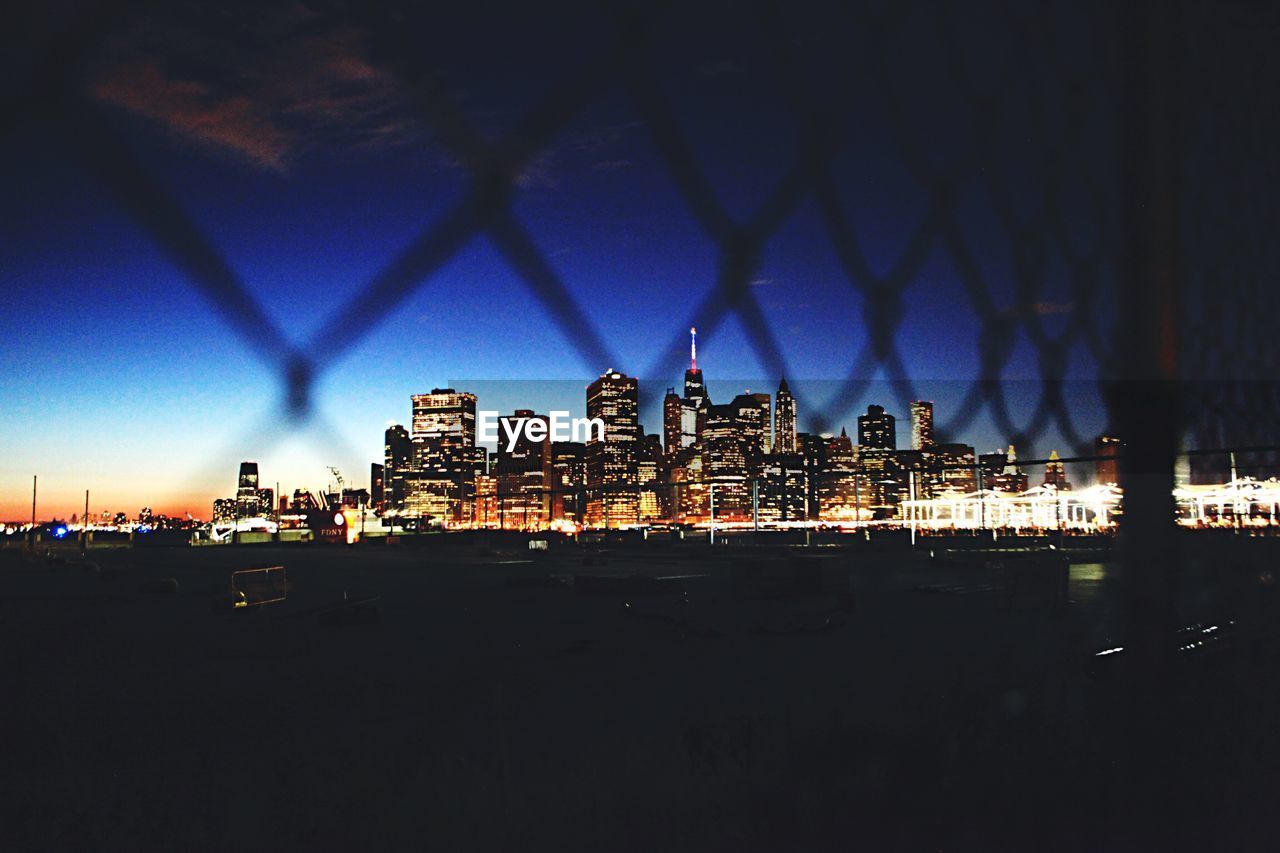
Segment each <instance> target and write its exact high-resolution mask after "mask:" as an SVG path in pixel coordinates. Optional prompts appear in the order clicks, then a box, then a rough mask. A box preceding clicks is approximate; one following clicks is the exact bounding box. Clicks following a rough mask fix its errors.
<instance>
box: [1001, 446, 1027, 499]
mask: <svg viewBox="0 0 1280 853" xmlns="http://www.w3.org/2000/svg"><path fill="white" fill-rule="evenodd" d="M1004 456H1005V462H1004V470H1003V471H1001V472H1000V482H1001V484H1002V485H1003V486H1004V488H1005V489H1006V490H1007V491H1010V492H1025V491H1026V490H1027V475H1026V474H1024V473H1023V472H1022V469H1021V468H1019V467H1018V451H1017V450H1015V449H1014V447H1013V445H1012V444H1011V445H1009V449H1008V450H1007V451H1006V452H1005V454H1004Z"/></svg>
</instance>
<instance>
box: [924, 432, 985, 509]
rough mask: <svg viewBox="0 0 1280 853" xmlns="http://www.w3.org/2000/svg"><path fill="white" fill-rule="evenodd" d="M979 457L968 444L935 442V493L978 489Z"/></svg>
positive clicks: (962, 492) (933, 473)
mask: <svg viewBox="0 0 1280 853" xmlns="http://www.w3.org/2000/svg"><path fill="white" fill-rule="evenodd" d="M977 466H978V457H977V456H976V455H975V453H974V450H973V447H972V446H970V445H968V444H935V445H934V446H933V468H932V471H931V472H930V476H931V477H932V479H933V483H932V487H933V493H934V496H935V497H936V496H937V495H939V494H941V493H943V492H947V491H951V492H960V493H961V494H968V493H970V492H974V491H977V489H978V474H977Z"/></svg>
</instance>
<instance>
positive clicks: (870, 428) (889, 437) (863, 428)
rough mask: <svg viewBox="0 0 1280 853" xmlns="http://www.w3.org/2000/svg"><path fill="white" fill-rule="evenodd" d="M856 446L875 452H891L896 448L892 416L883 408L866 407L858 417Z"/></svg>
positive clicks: (895, 432) (896, 440)
mask: <svg viewBox="0 0 1280 853" xmlns="http://www.w3.org/2000/svg"><path fill="white" fill-rule="evenodd" d="M858 446H859V447H869V448H874V449H877V450H893V449H895V448H896V447H897V446H898V432H897V427H896V426H895V419H894V417H893V415H891V414H888V413H887V412H885V410H884V406H874V405H872V406H867V413H866V414H865V415H859V416H858Z"/></svg>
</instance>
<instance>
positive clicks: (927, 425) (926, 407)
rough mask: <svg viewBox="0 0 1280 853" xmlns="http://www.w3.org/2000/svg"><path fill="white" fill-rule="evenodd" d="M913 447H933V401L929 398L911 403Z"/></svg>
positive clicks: (917, 448) (925, 448) (923, 448)
mask: <svg viewBox="0 0 1280 853" xmlns="http://www.w3.org/2000/svg"><path fill="white" fill-rule="evenodd" d="M911 449H912V450H931V449H933V403H931V402H929V401H928V400H916V401H915V402H913V403H912V404H911Z"/></svg>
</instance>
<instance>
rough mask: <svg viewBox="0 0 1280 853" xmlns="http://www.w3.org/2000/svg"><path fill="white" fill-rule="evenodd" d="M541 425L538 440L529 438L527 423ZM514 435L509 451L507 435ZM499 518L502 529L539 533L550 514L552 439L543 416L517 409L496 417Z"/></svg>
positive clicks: (545, 418)
mask: <svg viewBox="0 0 1280 853" xmlns="http://www.w3.org/2000/svg"><path fill="white" fill-rule="evenodd" d="M530 421H533V422H537V423H540V424H542V427H541V428H540V429H539V431H540V432H541V435H542V438H541V439H536V440H535V439H531V438H530V437H529V434H528V427H529V422H530ZM511 435H514V436H516V442H515V446H514V447H512V448H511V449H510V450H508V449H507V446H508V444H509V442H510V439H509V438H508V436H511ZM498 438H499V441H498V452H497V458H496V461H495V469H496V473H497V477H498V515H499V518H500V520H501V524H502V527H503V529H505V530H539V529H541V528H543V527H546V525H547V523H548V522H549V521H550V520H551V519H550V511H551V485H552V484H551V437H550V422H549V421H548V419H547V416H546V415H538V414H534V412H533V411H532V410H530V409H516V410H515V412H513V413H512V414H510V415H504V416H502V417H500V418H498Z"/></svg>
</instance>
